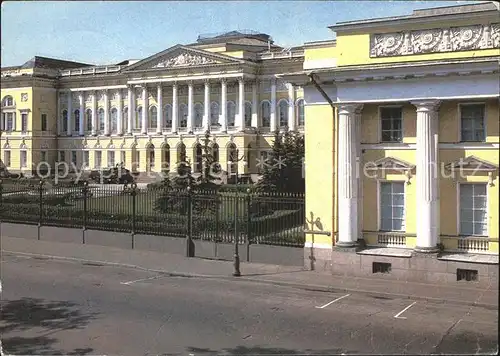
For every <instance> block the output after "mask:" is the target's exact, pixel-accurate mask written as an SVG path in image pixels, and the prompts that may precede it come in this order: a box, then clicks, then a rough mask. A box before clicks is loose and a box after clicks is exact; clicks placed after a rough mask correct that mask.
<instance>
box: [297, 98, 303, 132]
mask: <svg viewBox="0 0 500 356" xmlns="http://www.w3.org/2000/svg"><path fill="white" fill-rule="evenodd" d="M296 113H297V122H298V123H299V126H304V99H299V100H298V101H297V110H296Z"/></svg>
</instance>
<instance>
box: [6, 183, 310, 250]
mask: <svg viewBox="0 0 500 356" xmlns="http://www.w3.org/2000/svg"><path fill="white" fill-rule="evenodd" d="M0 221H2V222H11V223H24V224H38V225H39V226H56V227H70V228H82V229H95V230H107V231H117V232H130V233H132V234H147V235H160V236H171V237H184V238H188V239H192V240H204V241H212V242H220V243H235V242H236V241H235V236H239V238H238V240H237V241H238V243H242V244H267V245H278V246H292V247H303V246H304V232H303V231H304V226H305V225H304V224H305V216H304V195H303V194H285V193H253V192H251V191H250V190H248V191H247V192H237V191H236V192H221V191H218V192H216V191H204V190H197V189H195V188H194V189H189V188H188V189H186V190H172V189H167V188H163V187H161V186H158V185H154V186H150V187H148V188H138V187H137V186H136V185H135V184H132V185H111V184H110V185H97V184H88V183H87V182H79V183H74V182H68V183H63V182H59V183H58V184H52V183H51V182H49V181H40V182H33V181H31V182H24V181H22V180H15V181H9V180H3V181H0Z"/></svg>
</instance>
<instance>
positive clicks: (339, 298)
mask: <svg viewBox="0 0 500 356" xmlns="http://www.w3.org/2000/svg"><path fill="white" fill-rule="evenodd" d="M348 296H350V294H346V295H344V296H342V297H338V298H337V299H335V300H332V301H331V302H330V303H326V304H325V305H322V306H320V307H316V308H318V309H323V308H326V307H327V306H329V305H330V304H333V303H335V302H337V301H339V300H341V299H343V298H345V297H348Z"/></svg>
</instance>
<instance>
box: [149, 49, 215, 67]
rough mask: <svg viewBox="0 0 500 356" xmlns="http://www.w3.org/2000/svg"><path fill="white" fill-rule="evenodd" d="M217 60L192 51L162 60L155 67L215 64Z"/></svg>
mask: <svg viewBox="0 0 500 356" xmlns="http://www.w3.org/2000/svg"><path fill="white" fill-rule="evenodd" d="M215 63H217V61H215V60H213V59H211V58H207V57H203V56H199V55H195V54H191V53H181V54H179V55H178V56H176V57H173V58H169V59H167V60H165V61H162V62H160V63H158V64H157V65H156V66H155V67H156V68H164V67H184V66H196V65H200V64H215Z"/></svg>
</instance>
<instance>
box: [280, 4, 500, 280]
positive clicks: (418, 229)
mask: <svg viewBox="0 0 500 356" xmlns="http://www.w3.org/2000/svg"><path fill="white" fill-rule="evenodd" d="M499 20H500V17H499V9H498V7H497V6H496V4H494V3H481V4H480V3H478V4H474V5H465V6H452V7H445V8H435V9H423V10H416V11H414V12H413V14H411V15H409V16H402V17H393V18H381V19H371V20H364V21H354V22H344V23H339V24H337V25H335V26H332V27H331V29H332V30H333V31H335V32H336V39H335V40H334V41H322V42H314V43H306V44H305V45H304V48H305V61H304V70H303V71H300V72H297V73H290V74H289V75H287V76H285V78H286V80H288V81H291V82H292V83H294V84H296V85H304V98H305V102H306V114H305V115H306V124H305V135H306V137H305V141H306V157H305V164H306V215H307V216H309V215H311V218H312V220H313V221H316V220H318V219H319V221H320V222H321V224H316V226H313V228H315V229H316V233H311V232H308V233H307V239H306V240H307V244H306V247H307V248H306V260H308V259H309V258H310V256H309V254H310V251H309V249H313V250H314V256H315V261H316V267H317V268H325V269H330V268H331V269H333V271H334V272H335V271H336V272H338V273H349V274H359V275H367V274H371V273H372V267H374V266H372V264H373V263H378V262H381V263H390V264H392V267H391V268H392V270H393V273H394V274H396V275H398V277H400V278H412V277H415V278H417V279H419V280H421V279H422V278H424V279H425V278H427V279H434V280H436V279H437V280H440V281H444V280H449V279H453V278H455V277H453V276H452V275H451V274H450V273H447V272H446V268H451V267H446V264H445V263H444V262H443V261H444V260H443V259H444V258H445V257H443V256H444V255H443V256H441V255H440V256H441V257H436V256H437V255H436V253H437V252H439V251H443V250H444V251H447V252H449V253H450V254H448V255H447V256H448V258H449V260H453V261H462V262H464V263H465V262H470V261H471V258H470V257H465V256H464V255H461V253H464V252H465V253H468V254H471V253H473V254H479V256H480V259H481V258H483V259H485V260H486V261H487V262H488V261H489V262H491V258H493V260H494V261H496V265H495V266H494V269H498V225H499V219H498V206H499V200H498V195H499V190H498V184H499V182H498V166H499V151H498V149H499V59H500V21H499ZM306 83H309V84H307V85H306ZM313 225H314V224H313ZM319 226H321V230H323V231H318V230H319ZM328 233H330V236H328ZM332 246H333V248H332ZM452 252H453V253H456V254H455V255H454V254H453V253H452ZM311 255H312V253H311ZM488 255H496V256H488ZM422 256H433V257H434V258H432V259H430V260H436V263H435V264H434V265H432V266H434V267H435V268H434V267H429V266H431V264H429V263H430V262H429V261H430V260H429V259H426V260H425V261H426V262H425V263H427V267H426V268H421V267H422V266H423V265H424V264H425V263H424V262H422V259H419V258H418V257H422ZM450 256H453V257H450ZM481 256H483V257H481ZM467 258H468V259H467ZM437 260H439V261H441V262H443V263H441V264H440V263H438V262H437ZM476 260H477V258H476ZM377 261H378V262H377ZM307 263H308V262H307ZM457 263H458V262H457ZM443 266H444V267H443ZM469 267H470V266H469ZM469 267H467V268H469ZM374 268H375V267H374ZM462 268H464V269H466V267H462ZM470 268H472V269H474V268H473V267H470ZM476 269H477V268H476ZM450 270H451V269H450ZM486 270H487V272H484V273H483V276H482V277H481V278H483V277H484V274H485V273H486V274H488V273H490V272H492V270H491V269H486ZM486 270H485V271H486ZM448 272H449V271H448ZM453 272H454V271H453ZM496 275H498V274H496ZM417 276H418V277H417ZM483 279H484V278H483Z"/></svg>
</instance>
